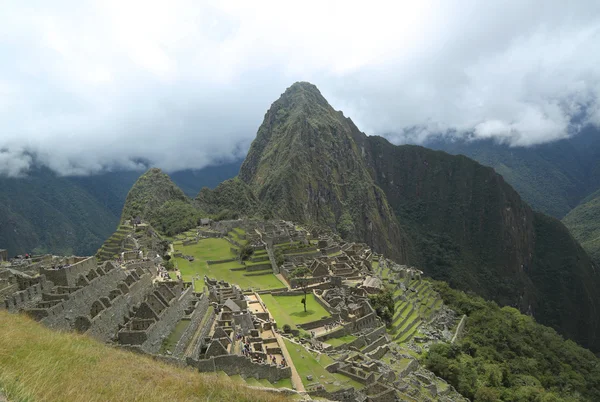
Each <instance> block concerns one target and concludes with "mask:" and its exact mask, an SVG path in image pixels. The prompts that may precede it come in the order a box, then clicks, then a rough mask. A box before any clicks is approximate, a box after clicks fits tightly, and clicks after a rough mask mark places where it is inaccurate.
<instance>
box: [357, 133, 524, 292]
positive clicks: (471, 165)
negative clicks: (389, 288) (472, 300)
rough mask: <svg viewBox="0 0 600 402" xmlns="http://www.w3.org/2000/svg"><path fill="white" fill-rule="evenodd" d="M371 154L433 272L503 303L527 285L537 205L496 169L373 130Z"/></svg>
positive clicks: (385, 187) (424, 262)
mask: <svg viewBox="0 0 600 402" xmlns="http://www.w3.org/2000/svg"><path fill="white" fill-rule="evenodd" d="M368 144H369V145H370V147H369V148H367V149H368V154H369V157H370V160H371V163H372V164H373V169H374V171H375V172H376V174H377V177H376V179H377V183H378V184H379V186H380V187H381V188H382V189H383V190H384V191H385V193H386V195H387V198H388V201H389V203H390V205H392V206H393V207H394V211H395V213H396V215H397V216H398V217H399V218H400V219H401V222H403V224H404V226H405V227H407V230H408V231H409V233H410V234H411V237H412V238H413V240H414V241H415V245H416V249H417V250H416V251H417V253H418V254H419V255H420V256H421V258H420V261H419V262H420V265H421V266H422V267H424V268H425V270H426V271H427V272H428V273H429V274H431V275H432V276H434V277H435V278H439V279H443V280H446V281H449V282H450V283H451V284H452V285H453V286H458V287H461V288H467V289H478V293H479V294H481V295H483V296H485V297H488V298H493V299H495V300H498V301H499V302H501V303H503V304H515V303H516V301H517V300H518V299H519V295H521V294H522V292H523V291H524V288H525V287H526V286H527V287H528V286H530V283H529V281H527V278H526V277H525V275H524V270H525V269H527V267H528V266H529V265H530V263H531V255H532V252H533V245H534V241H533V236H534V235H533V212H532V211H531V210H530V209H529V207H527V205H526V204H525V203H523V202H522V201H521V199H520V197H519V195H518V194H517V193H516V192H515V191H514V190H513V189H512V188H511V187H510V186H509V185H508V184H506V183H505V182H504V180H503V179H502V176H500V175H498V174H496V173H495V172H494V170H493V169H491V168H489V167H484V166H482V165H480V164H479V163H477V162H474V161H472V160H471V159H468V158H466V157H464V156H452V155H449V154H447V153H444V152H439V151H432V150H430V149H427V148H423V147H418V146H411V145H405V146H394V145H392V144H390V143H389V142H388V141H387V140H385V139H384V138H381V137H369V138H368Z"/></svg>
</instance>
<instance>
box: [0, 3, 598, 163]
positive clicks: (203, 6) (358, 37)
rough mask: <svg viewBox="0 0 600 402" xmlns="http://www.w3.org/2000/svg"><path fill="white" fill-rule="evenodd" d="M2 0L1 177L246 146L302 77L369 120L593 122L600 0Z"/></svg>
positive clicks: (551, 129)
mask: <svg viewBox="0 0 600 402" xmlns="http://www.w3.org/2000/svg"><path fill="white" fill-rule="evenodd" d="M356 3H357V5H354V3H353V2H349V1H329V2H328V1H325V0H320V1H310V0H304V1H301V2H287V1H281V0H279V1H260V0H255V1H221V2H217V1H214V2H213V1H198V0H194V1H176V0H170V1H162V2H154V1H151V0H143V1H128V0H114V1H113V0H101V1H97V2H93V1H90V2H87V1H69V2H67V1H60V0H55V1H46V0H43V1H35V0H28V1H14V0H0V174H3V175H18V174H22V173H24V172H26V171H27V169H28V168H29V167H30V166H31V164H32V161H33V160H34V159H35V160H37V161H38V162H40V163H43V164H45V165H47V166H49V167H51V168H52V169H54V170H56V171H57V172H59V173H61V174H89V173H94V172H98V171H102V170H106V169H118V168H130V167H135V166H136V165H138V164H139V163H141V162H145V163H150V164H152V165H154V166H159V167H162V168H164V169H167V170H170V171H173V170H178V169H184V168H199V167H203V166H205V165H207V164H211V163H214V162H216V161H219V160H227V159H230V158H235V157H240V156H243V155H244V153H245V151H246V150H247V147H248V146H249V144H250V142H251V141H252V139H253V138H254V136H255V134H256V131H257V129H258V126H259V125H260V123H261V121H262V118H263V116H264V113H265V111H266V110H267V109H268V107H269V105H270V104H271V103H272V102H273V101H274V100H276V99H277V98H278V97H279V95H280V94H281V93H282V92H283V91H284V90H285V89H286V88H287V87H288V86H289V85H291V84H292V83H293V82H295V81H300V80H302V81H310V82H312V83H314V84H316V85H317V86H318V87H319V88H320V89H321V91H322V93H323V94H324V95H325V97H326V98H328V99H329V101H330V103H331V104H332V105H333V106H334V107H335V108H336V109H341V110H343V111H344V113H345V115H346V116H350V117H351V118H352V119H353V120H354V121H355V122H356V123H357V125H358V126H359V128H361V129H362V130H363V131H365V132H366V133H367V134H386V135H387V136H388V137H389V138H391V139H393V140H394V141H395V142H397V143H400V142H405V141H407V137H409V138H410V141H417V142H420V141H424V140H425V138H426V137H427V136H428V135H430V134H431V133H440V132H447V131H452V132H453V133H455V134H454V135H459V136H461V135H467V134H469V135H471V136H473V135H474V136H476V137H486V138H487V137H494V138H498V139H499V140H500V141H504V142H508V143H510V144H513V145H515V146H527V145H531V144H537V143H542V142H546V141H551V140H555V139H558V138H563V137H565V136H567V135H572V134H573V133H575V132H576V131H577V128H578V126H577V125H575V124H574V123H573V122H572V119H573V117H578V121H581V115H582V113H583V112H584V111H585V114H584V117H583V123H592V124H600V103H599V102H600V100H599V98H600V2H599V1H597V0H590V1H584V0H579V1H569V2H567V1H564V0H559V1H554V0H540V1H525V0H518V1H511V0H502V1H500V0H497V1H496V0H494V1H480V0H479V1H469V0H462V1H453V0H443V1H442V0H440V1H425V0H422V1H395V2H391V1H389V2H380V1H376V0H370V1H368V2H356Z"/></svg>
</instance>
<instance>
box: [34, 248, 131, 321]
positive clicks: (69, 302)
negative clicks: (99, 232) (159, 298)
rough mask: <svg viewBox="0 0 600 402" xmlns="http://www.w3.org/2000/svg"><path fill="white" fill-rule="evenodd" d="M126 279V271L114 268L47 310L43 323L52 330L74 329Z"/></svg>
mask: <svg viewBox="0 0 600 402" xmlns="http://www.w3.org/2000/svg"><path fill="white" fill-rule="evenodd" d="M94 262H95V259H94ZM126 277H127V272H126V271H124V270H122V269H120V268H114V269H111V270H110V271H108V272H107V273H106V274H104V275H100V276H98V277H97V278H94V279H92V280H91V281H90V284H89V285H88V286H85V287H83V288H81V289H79V290H77V291H75V292H73V293H71V294H70V295H69V298H68V299H66V300H64V301H63V302H62V303H59V304H57V305H55V306H52V307H50V308H48V309H46V313H47V316H46V317H44V318H43V319H42V320H41V322H42V323H43V324H45V325H46V326H48V327H50V328H52V329H61V330H70V329H72V325H73V324H74V323H75V319H76V318H77V317H79V316H83V317H90V311H91V307H92V304H93V303H94V302H96V301H99V300H100V298H103V297H107V296H108V295H109V294H110V291H111V290H113V289H115V288H116V287H117V285H118V284H119V283H120V282H121V281H123V280H125V278H126ZM30 310H39V309H30ZM30 310H28V312H29V311H30ZM32 312H33V311H32ZM34 314H35V313H34Z"/></svg>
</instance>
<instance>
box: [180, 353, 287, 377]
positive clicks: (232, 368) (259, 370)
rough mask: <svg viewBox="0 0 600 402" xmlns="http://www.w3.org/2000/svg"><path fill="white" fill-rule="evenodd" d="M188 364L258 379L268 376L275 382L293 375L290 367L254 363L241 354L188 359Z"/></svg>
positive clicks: (207, 369) (202, 368)
mask: <svg viewBox="0 0 600 402" xmlns="http://www.w3.org/2000/svg"><path fill="white" fill-rule="evenodd" d="M187 363H188V365H190V366H192V367H195V368H197V369H198V371H200V372H216V371H224V372H225V374H227V375H229V376H232V375H238V374H239V375H241V376H243V377H253V378H256V379H257V380H261V379H263V378H266V379H267V380H268V381H269V382H275V381H279V380H282V379H284V378H290V377H291V376H292V369H291V368H290V367H283V368H280V367H277V366H275V365H272V364H264V363H254V362H253V361H251V360H250V359H248V358H247V357H244V356H239V355H223V356H216V357H211V358H209V359H203V360H195V359H187Z"/></svg>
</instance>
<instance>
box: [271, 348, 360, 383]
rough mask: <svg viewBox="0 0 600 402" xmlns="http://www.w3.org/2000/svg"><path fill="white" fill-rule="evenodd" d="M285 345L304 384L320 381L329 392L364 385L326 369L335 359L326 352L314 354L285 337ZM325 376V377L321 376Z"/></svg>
mask: <svg viewBox="0 0 600 402" xmlns="http://www.w3.org/2000/svg"><path fill="white" fill-rule="evenodd" d="M283 341H284V342H285V346H286V348H287V350H288V352H289V354H290V357H291V358H292V361H293V362H294V366H295V367H296V370H298V374H299V375H300V377H301V378H302V384H304V386H305V387H306V386H308V385H311V384H316V383H320V384H322V385H323V386H324V387H325V389H326V390H327V391H329V392H332V391H336V390H338V389H342V388H346V387H348V386H351V387H354V388H356V389H360V388H362V387H363V385H362V384H361V383H359V382H357V381H354V380H352V379H351V378H348V377H346V376H344V375H342V374H338V373H330V372H328V371H327V370H325V367H327V366H328V365H330V364H331V363H333V359H332V358H331V357H329V356H327V355H326V354H316V355H313V354H312V353H310V352H309V351H308V350H306V349H305V348H304V346H301V345H297V344H295V343H292V342H290V341H288V340H287V339H285V338H284V340H283ZM307 375H312V376H313V380H312V381H308V380H307V379H306V376H307ZM321 376H323V378H321Z"/></svg>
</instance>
